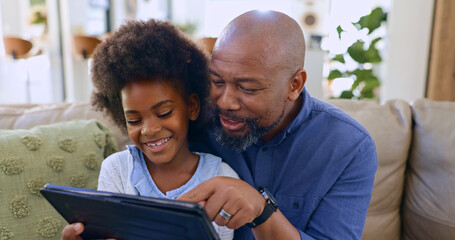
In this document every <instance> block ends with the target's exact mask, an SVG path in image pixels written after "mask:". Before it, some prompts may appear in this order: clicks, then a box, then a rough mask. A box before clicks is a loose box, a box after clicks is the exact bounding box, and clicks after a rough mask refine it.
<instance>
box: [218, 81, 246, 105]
mask: <svg viewBox="0 0 455 240" xmlns="http://www.w3.org/2000/svg"><path fill="white" fill-rule="evenodd" d="M238 94H239V93H238V92H237V91H236V90H235V89H232V87H228V86H226V87H225V88H224V89H223V90H222V92H221V94H220V95H219V96H218V99H217V101H216V104H217V105H218V107H219V108H221V109H223V110H231V111H235V110H239V109H240V108H241V106H242V105H241V103H240V101H239V96H238Z"/></svg>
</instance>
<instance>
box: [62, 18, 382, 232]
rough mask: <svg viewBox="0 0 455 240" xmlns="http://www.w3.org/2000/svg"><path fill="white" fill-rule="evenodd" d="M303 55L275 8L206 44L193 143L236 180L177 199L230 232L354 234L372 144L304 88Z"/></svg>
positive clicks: (297, 36) (370, 175)
mask: <svg viewBox="0 0 455 240" xmlns="http://www.w3.org/2000/svg"><path fill="white" fill-rule="evenodd" d="M304 58H305V41H304V37H303V33H302V30H301V29H300V27H299V25H298V24H297V22H296V21H294V20H293V19H292V18H290V17H289V16H287V15H285V14H282V13H279V12H274V11H267V12H263V11H250V12H247V13H244V14H242V15H240V16H239V17H237V18H235V19H234V20H233V21H232V22H230V23H229V24H228V25H227V26H226V28H225V29H224V30H223V32H222V33H221V35H220V37H219V38H218V40H217V42H216V44H215V47H214V49H213V54H212V58H211V62H210V68H209V69H210V70H209V71H210V80H211V85H210V86H211V87H210V96H211V101H210V102H209V103H208V104H210V109H213V111H212V113H213V116H212V117H211V119H213V126H212V127H210V128H208V129H207V131H206V132H205V133H201V136H200V139H199V140H197V141H193V142H192V143H191V148H192V151H202V152H209V153H213V154H215V155H218V156H221V157H222V158H223V160H224V161H226V162H227V163H228V164H229V165H230V166H231V167H232V168H233V169H234V170H236V171H237V173H238V174H239V176H240V178H241V179H242V180H238V179H233V178H227V177H215V178H212V179H210V180H207V181H205V182H203V183H202V184H200V185H198V186H197V187H196V188H194V189H193V190H191V191H189V192H187V193H186V194H184V195H182V196H181V197H180V198H179V199H178V200H182V201H193V202H198V203H201V204H203V205H204V206H205V209H206V211H207V213H208V215H209V217H210V218H211V219H213V220H214V221H215V222H216V223H217V224H218V225H221V226H223V225H226V226H227V227H229V228H233V229H236V231H235V239H361V236H362V231H363V227H364V223H365V218H366V213H367V209H368V205H369V202H370V198H371V194H372V191H373V181H374V175H375V172H376V169H377V156H376V149H375V144H374V142H373V140H372V138H371V137H370V135H369V134H368V132H367V131H366V130H365V128H363V127H362V126H361V125H360V124H359V123H357V122H356V121H355V120H353V119H352V118H351V117H349V116H348V115H347V114H345V113H343V112H342V111H341V110H339V109H337V108H335V107H334V106H332V105H329V104H327V103H325V102H322V101H320V100H318V99H315V98H312V97H311V96H310V95H309V93H308V92H307V91H306V90H305V88H304V85H305V82H306V79H307V74H306V72H305V70H304V69H303V66H304ZM78 226H79V227H81V225H68V226H67V227H66V228H65V230H64V231H63V236H64V238H63V239H73V237H74V236H75V235H77V234H79V233H80V232H81V231H82V229H83V228H82V227H81V228H79V229H75V228H76V227H78ZM74 239H75V238H74Z"/></svg>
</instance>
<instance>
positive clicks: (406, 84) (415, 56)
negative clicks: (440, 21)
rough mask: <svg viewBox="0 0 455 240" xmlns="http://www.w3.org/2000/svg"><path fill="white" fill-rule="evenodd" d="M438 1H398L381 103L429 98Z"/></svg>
mask: <svg viewBox="0 0 455 240" xmlns="http://www.w3.org/2000/svg"><path fill="white" fill-rule="evenodd" d="M433 9H434V0H394V1H393V3H392V7H391V9H390V14H389V19H388V33H389V45H388V50H387V55H386V56H385V57H386V58H385V59H384V60H385V71H386V72H385V76H386V77H385V78H384V79H383V83H382V87H381V101H386V100H389V99H395V98H399V99H403V100H406V101H409V102H411V101H414V100H416V99H418V98H423V97H424V96H425V89H426V81H427V72H428V59H429V53H430V44H431V30H432V25H433Z"/></svg>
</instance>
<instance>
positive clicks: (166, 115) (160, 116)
mask: <svg viewBox="0 0 455 240" xmlns="http://www.w3.org/2000/svg"><path fill="white" fill-rule="evenodd" d="M171 114H172V110H170V111H169V112H166V113H163V114H160V115H158V117H159V118H166V117H168V116H170V115H171Z"/></svg>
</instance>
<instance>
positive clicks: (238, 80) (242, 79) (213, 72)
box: [209, 69, 261, 83]
mask: <svg viewBox="0 0 455 240" xmlns="http://www.w3.org/2000/svg"><path fill="white" fill-rule="evenodd" d="M209 73H210V74H213V75H215V76H217V77H219V78H221V75H220V74H218V73H217V72H215V71H213V70H212V69H209ZM234 80H235V81H236V82H252V83H261V81H260V80H259V79H256V78H249V77H237V78H234Z"/></svg>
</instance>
